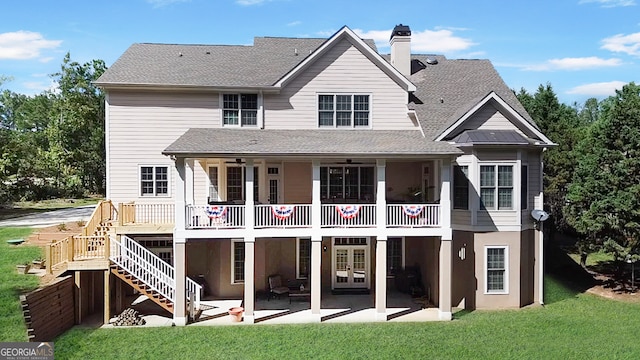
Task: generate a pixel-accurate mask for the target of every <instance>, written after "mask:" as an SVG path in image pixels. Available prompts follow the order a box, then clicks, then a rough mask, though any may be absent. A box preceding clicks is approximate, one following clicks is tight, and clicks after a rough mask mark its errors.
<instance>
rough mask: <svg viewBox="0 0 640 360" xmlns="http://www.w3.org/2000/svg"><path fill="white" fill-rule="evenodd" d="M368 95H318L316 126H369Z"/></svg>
mask: <svg viewBox="0 0 640 360" xmlns="http://www.w3.org/2000/svg"><path fill="white" fill-rule="evenodd" d="M369 101H370V96H369V95H363V94H320V95H318V126H320V127H338V128H354V127H369V118H370V117H371V116H370V108H371V107H370V105H369Z"/></svg>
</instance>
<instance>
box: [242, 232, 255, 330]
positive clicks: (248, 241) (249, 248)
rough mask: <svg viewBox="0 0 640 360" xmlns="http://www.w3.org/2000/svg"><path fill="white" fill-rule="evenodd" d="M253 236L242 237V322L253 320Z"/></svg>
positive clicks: (248, 322) (249, 322)
mask: <svg viewBox="0 0 640 360" xmlns="http://www.w3.org/2000/svg"><path fill="white" fill-rule="evenodd" d="M255 241H256V239H255V238H254V237H245V238H244V322H245V323H247V324H253V323H254V322H255V315H254V311H255V258H256V256H255V253H256V251H255V244H256V242H255Z"/></svg>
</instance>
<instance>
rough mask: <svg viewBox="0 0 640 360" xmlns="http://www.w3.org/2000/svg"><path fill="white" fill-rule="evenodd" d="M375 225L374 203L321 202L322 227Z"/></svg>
mask: <svg viewBox="0 0 640 360" xmlns="http://www.w3.org/2000/svg"><path fill="white" fill-rule="evenodd" d="M375 225H376V205H375V204H367V205H362V204H331V205H328V204H323V205H322V221H321V225H320V226H322V227H372V226H375Z"/></svg>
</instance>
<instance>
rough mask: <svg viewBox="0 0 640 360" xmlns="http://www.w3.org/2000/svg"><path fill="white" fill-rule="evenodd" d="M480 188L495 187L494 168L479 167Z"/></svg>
mask: <svg viewBox="0 0 640 360" xmlns="http://www.w3.org/2000/svg"><path fill="white" fill-rule="evenodd" d="M480 186H496V175H495V167H494V166H485V165H483V166H480Z"/></svg>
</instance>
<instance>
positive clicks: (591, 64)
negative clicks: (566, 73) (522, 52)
mask: <svg viewBox="0 0 640 360" xmlns="http://www.w3.org/2000/svg"><path fill="white" fill-rule="evenodd" d="M620 65H622V60H620V59H616V58H611V59H602V58H599V57H596V56H590V57H582V58H562V59H551V60H547V61H546V62H544V63H542V64H536V65H527V66H524V67H522V70H526V71H553V70H587V69H594V68H595V69H600V68H603V67H616V66H620Z"/></svg>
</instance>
